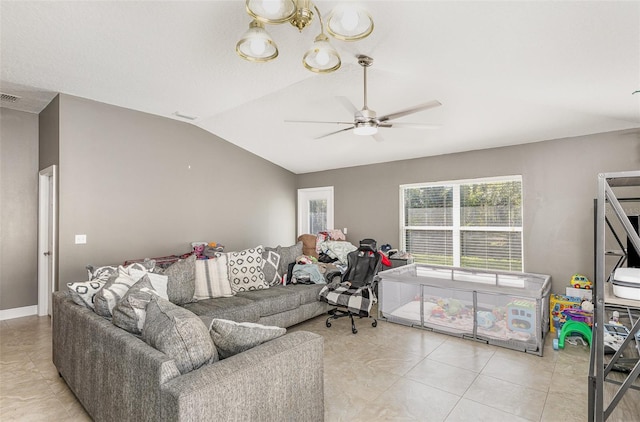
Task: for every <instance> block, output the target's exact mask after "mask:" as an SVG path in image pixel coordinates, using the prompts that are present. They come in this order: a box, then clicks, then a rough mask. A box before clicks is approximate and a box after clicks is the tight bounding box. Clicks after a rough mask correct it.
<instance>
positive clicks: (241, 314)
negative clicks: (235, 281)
mask: <svg viewBox="0 0 640 422" xmlns="http://www.w3.org/2000/svg"><path fill="white" fill-rule="evenodd" d="M264 291H266V290H264ZM182 307H183V308H185V309H188V310H190V311H191V312H193V313H194V314H196V315H199V316H208V317H210V318H222V319H230V320H233V321H238V322H256V321H257V320H258V319H259V318H260V305H259V304H258V303H256V302H255V301H253V300H250V299H247V298H244V297H239V296H233V297H218V298H214V299H205V300H199V301H197V302H193V303H186V304H184V305H182Z"/></svg>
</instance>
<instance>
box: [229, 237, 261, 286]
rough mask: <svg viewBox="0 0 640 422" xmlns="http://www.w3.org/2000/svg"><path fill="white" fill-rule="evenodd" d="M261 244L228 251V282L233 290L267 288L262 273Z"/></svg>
mask: <svg viewBox="0 0 640 422" xmlns="http://www.w3.org/2000/svg"><path fill="white" fill-rule="evenodd" d="M262 251H263V248H262V246H258V247H255V248H250V249H245V250H243V251H240V252H229V253H227V254H226V255H227V257H228V259H229V282H230V283H231V289H232V290H233V291H234V292H235V293H238V292H245V291H250V290H262V289H268V288H269V285H268V284H267V283H266V282H265V280H264V274H263V273H262Z"/></svg>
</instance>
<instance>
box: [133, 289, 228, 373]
mask: <svg viewBox="0 0 640 422" xmlns="http://www.w3.org/2000/svg"><path fill="white" fill-rule="evenodd" d="M142 339H143V340H144V341H145V342H146V343H147V344H149V345H150V346H151V347H154V348H156V349H157V350H160V351H161V352H163V353H164V354H166V355H167V356H169V357H171V358H172V359H173V360H174V361H175V363H176V367H177V368H178V370H179V371H180V373H181V374H186V373H187V372H190V371H193V370H194V369H198V368H200V367H201V366H203V365H206V364H208V363H211V362H215V361H217V360H218V353H217V351H216V348H215V347H214V345H213V341H212V340H211V337H210V335H209V332H208V330H207V326H206V325H204V323H203V322H202V320H200V318H198V317H197V316H196V315H195V314H194V313H192V312H190V311H188V310H186V309H184V308H181V307H180V306H177V305H174V304H173V303H171V302H169V301H168V300H164V299H162V298H159V297H157V296H155V295H154V296H152V297H151V301H150V302H149V304H148V305H147V315H146V318H145V322H144V326H143V328H142Z"/></svg>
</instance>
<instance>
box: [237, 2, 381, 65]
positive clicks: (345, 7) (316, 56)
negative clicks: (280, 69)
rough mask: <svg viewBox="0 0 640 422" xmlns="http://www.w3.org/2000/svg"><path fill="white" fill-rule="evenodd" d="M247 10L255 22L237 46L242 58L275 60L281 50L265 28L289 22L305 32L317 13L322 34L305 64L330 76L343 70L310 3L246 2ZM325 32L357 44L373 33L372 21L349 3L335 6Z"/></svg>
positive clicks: (319, 16) (306, 55) (362, 10)
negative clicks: (266, 25)
mask: <svg viewBox="0 0 640 422" xmlns="http://www.w3.org/2000/svg"><path fill="white" fill-rule="evenodd" d="M246 9H247V13H248V14H249V16H251V17H252V18H253V20H252V21H251V23H250V24H249V29H248V30H247V32H245V33H244V35H243V36H242V38H241V39H240V41H238V44H236V52H237V53H238V55H239V56H240V57H242V58H243V59H246V60H249V61H254V62H267V61H269V60H273V59H275V58H276V57H278V47H277V46H276V43H275V42H274V41H273V39H272V38H271V36H270V35H269V34H268V33H267V31H266V30H265V28H264V25H265V24H271V25H277V24H281V23H285V22H289V23H291V25H293V26H295V27H296V28H298V30H299V31H300V32H302V30H303V29H304V28H306V27H307V26H308V25H309V24H310V23H311V21H312V20H313V16H314V11H315V14H317V16H318V21H319V22H320V34H318V36H317V37H316V38H315V40H314V42H313V45H312V46H311V48H310V49H309V50H307V52H306V53H305V54H304V56H303V57H302V64H303V65H304V67H305V68H307V69H308V70H310V71H312V72H316V73H329V72H333V71H335V70H338V68H340V65H341V61H340V55H338V52H337V51H336V49H335V48H333V46H332V45H331V43H330V42H329V37H328V36H327V35H326V34H325V25H324V22H323V20H322V15H321V14H320V11H319V10H318V8H317V7H316V5H315V4H313V3H312V2H311V0H246ZM326 31H327V32H328V33H329V35H331V36H332V37H334V38H336V39H339V40H342V41H356V40H360V39H362V38H365V37H367V36H368V35H369V34H371V32H372V31H373V20H372V19H371V16H370V15H369V14H368V13H367V12H366V11H365V10H364V9H363V8H361V7H359V6H358V5H357V4H354V3H351V2H348V3H344V4H341V5H339V6H336V7H335V8H334V9H333V10H332V11H331V13H330V14H329V15H328V16H327V25H326Z"/></svg>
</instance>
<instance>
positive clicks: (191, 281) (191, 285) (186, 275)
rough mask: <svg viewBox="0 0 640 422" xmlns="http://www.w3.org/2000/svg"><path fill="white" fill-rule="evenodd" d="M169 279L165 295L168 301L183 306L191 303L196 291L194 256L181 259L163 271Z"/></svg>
mask: <svg viewBox="0 0 640 422" xmlns="http://www.w3.org/2000/svg"><path fill="white" fill-rule="evenodd" d="M164 275H166V276H168V277H169V282H168V284H167V295H168V296H169V301H171V302H172V303H175V304H176V305H183V304H185V303H189V302H192V301H193V295H194V293H195V289H196V281H195V280H196V256H195V255H190V256H189V257H188V258H186V259H181V260H179V261H178V262H176V263H175V264H173V265H171V266H170V267H169V268H167V269H166V270H164Z"/></svg>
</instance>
